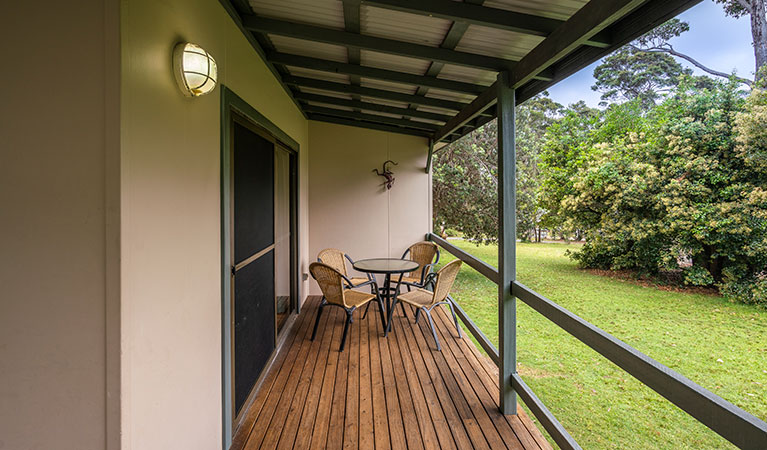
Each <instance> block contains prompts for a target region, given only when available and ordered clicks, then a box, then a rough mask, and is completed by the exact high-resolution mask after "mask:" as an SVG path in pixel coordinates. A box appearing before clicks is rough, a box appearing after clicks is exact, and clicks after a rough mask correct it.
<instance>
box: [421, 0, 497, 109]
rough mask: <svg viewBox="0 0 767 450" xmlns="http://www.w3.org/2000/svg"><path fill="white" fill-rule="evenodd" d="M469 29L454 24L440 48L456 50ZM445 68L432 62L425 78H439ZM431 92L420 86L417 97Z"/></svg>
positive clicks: (478, 1)
mask: <svg viewBox="0 0 767 450" xmlns="http://www.w3.org/2000/svg"><path fill="white" fill-rule="evenodd" d="M466 1H467V2H468V3H472V4H475V5H482V3H484V2H485V0H466ZM468 29H469V24H468V23H465V22H453V24H452V25H450V29H449V30H448V31H447V34H445V37H444V38H443V39H442V43H441V44H440V47H442V48H447V49H450V50H453V49H455V48H456V47H457V46H458V43H459V42H460V41H461V39H462V38H463V35H464V34H466V30H468ZM444 67H445V65H444V64H443V63H441V62H437V61H432V62H431V64H429V68H428V69H427V70H426V73H425V74H424V76H426V77H433V78H437V75H439V73H440V72H441V71H442V69H443V68H444ZM427 92H429V88H426V87H423V86H419V87H418V90H416V92H415V95H421V96H423V95H426V93H427ZM410 107H411V108H415V107H416V105H415V104H411V105H410Z"/></svg>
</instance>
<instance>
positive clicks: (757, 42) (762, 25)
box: [751, 0, 767, 81]
mask: <svg viewBox="0 0 767 450" xmlns="http://www.w3.org/2000/svg"><path fill="white" fill-rule="evenodd" d="M764 3H765V1H764V0H753V1H752V2H751V8H752V10H751V36H752V37H753V39H754V57H755V59H756V77H755V78H754V79H755V80H756V81H762V80H763V79H764V78H765V77H766V76H767V74H765V73H763V72H760V71H759V69H761V68H762V67H764V65H765V64H767V17H765V12H766V11H765V5H764Z"/></svg>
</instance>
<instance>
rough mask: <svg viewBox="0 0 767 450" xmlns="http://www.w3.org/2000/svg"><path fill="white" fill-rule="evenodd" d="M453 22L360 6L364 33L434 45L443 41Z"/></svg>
mask: <svg viewBox="0 0 767 450" xmlns="http://www.w3.org/2000/svg"><path fill="white" fill-rule="evenodd" d="M413 1H417V0H413ZM451 23H452V22H451V21H449V20H445V19H439V18H436V17H429V16H419V15H415V14H409V13H404V12H400V11H393V10H389V9H381V8H374V7H371V6H367V5H362V7H361V8H360V25H361V28H362V33H363V34H366V35H369V36H376V37H382V38H388V39H396V40H398V41H404V42H412V43H415V44H423V45H429V46H432V47H436V46H438V45H439V44H441V43H442V39H444V37H445V33H447V30H448V29H450V25H451Z"/></svg>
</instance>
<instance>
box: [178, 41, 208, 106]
mask: <svg viewBox="0 0 767 450" xmlns="http://www.w3.org/2000/svg"><path fill="white" fill-rule="evenodd" d="M173 71H174V72H175V74H176V82H178V86H179V88H181V91H182V92H183V93H184V95H186V96H188V97H198V96H200V95H205V94H207V93H209V92H210V91H212V90H213V89H214V88H215V87H216V80H217V79H218V68H217V67H216V60H215V59H213V57H212V56H210V53H208V52H206V51H205V50H203V48H202V47H200V46H199V45H196V44H191V43H189V42H182V43H180V44H177V45H176V47H175V48H174V49H173Z"/></svg>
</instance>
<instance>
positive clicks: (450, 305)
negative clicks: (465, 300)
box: [447, 299, 461, 337]
mask: <svg viewBox="0 0 767 450" xmlns="http://www.w3.org/2000/svg"><path fill="white" fill-rule="evenodd" d="M447 307H448V308H450V313H451V314H453V322H455V329H456V331H458V337H461V326H460V325H458V317H457V316H456V315H455V306H453V302H452V301H451V300H449V299H448V301H447Z"/></svg>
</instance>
